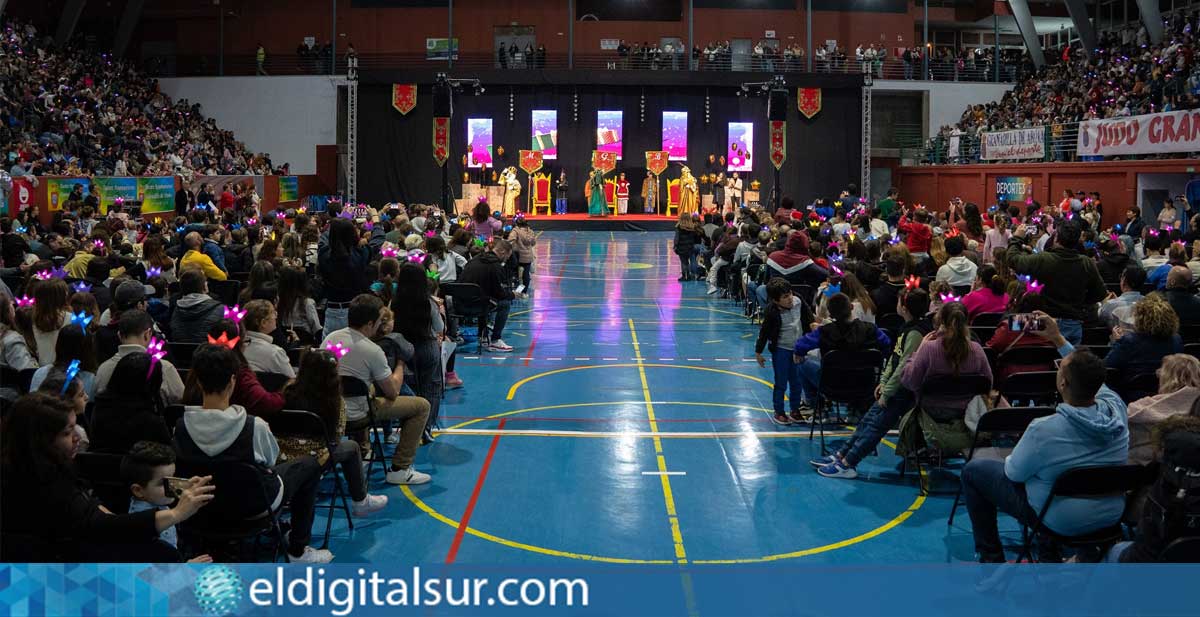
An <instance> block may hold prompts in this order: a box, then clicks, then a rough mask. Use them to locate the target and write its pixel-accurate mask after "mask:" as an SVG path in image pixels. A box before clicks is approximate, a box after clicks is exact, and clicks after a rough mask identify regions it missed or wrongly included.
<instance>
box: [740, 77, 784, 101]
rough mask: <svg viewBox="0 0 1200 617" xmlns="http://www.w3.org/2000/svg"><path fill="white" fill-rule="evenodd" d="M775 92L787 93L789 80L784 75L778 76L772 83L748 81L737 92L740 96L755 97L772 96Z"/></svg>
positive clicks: (773, 78) (772, 79) (771, 80)
mask: <svg viewBox="0 0 1200 617" xmlns="http://www.w3.org/2000/svg"><path fill="white" fill-rule="evenodd" d="M774 90H782V91H784V92H786V91H787V80H786V79H784V77H783V75H776V76H774V77H772V78H771V79H770V81H748V82H745V83H743V84H742V85H741V86H740V87H739V88H738V90H737V95H738V96H745V97H753V96H770V94H771V92H772V91H774Z"/></svg>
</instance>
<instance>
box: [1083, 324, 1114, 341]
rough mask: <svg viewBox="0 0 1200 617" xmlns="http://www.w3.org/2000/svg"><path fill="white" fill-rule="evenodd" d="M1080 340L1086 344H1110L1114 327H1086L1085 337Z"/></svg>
mask: <svg viewBox="0 0 1200 617" xmlns="http://www.w3.org/2000/svg"><path fill="white" fill-rule="evenodd" d="M1080 342H1081V343H1082V344H1084V345H1108V344H1109V343H1110V342H1112V328H1109V327H1107V326H1103V327H1092V328H1084V329H1083V339H1082V340H1081V341H1080Z"/></svg>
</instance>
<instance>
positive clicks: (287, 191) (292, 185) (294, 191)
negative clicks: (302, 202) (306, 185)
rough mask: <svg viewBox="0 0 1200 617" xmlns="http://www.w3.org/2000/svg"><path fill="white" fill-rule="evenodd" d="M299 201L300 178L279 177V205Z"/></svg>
mask: <svg viewBox="0 0 1200 617" xmlns="http://www.w3.org/2000/svg"><path fill="white" fill-rule="evenodd" d="M299 199H300V178H299V177H298V176H279V203H284V202H289V201H297V200H299Z"/></svg>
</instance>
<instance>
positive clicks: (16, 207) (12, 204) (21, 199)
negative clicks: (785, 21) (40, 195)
mask: <svg viewBox="0 0 1200 617" xmlns="http://www.w3.org/2000/svg"><path fill="white" fill-rule="evenodd" d="M32 205H33V180H31V179H29V178H28V177H26V176H20V177H17V178H13V179H12V193H11V194H9V196H8V216H16V215H17V213H18V212H20V211H21V210H24V209H26V208H28V207H29V206H32Z"/></svg>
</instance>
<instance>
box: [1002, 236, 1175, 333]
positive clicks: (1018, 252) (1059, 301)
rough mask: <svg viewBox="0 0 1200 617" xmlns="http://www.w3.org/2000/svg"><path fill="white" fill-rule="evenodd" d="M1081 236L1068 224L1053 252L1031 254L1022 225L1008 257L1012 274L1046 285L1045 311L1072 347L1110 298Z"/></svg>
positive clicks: (1043, 291) (1014, 237)
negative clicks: (1084, 250)
mask: <svg viewBox="0 0 1200 617" xmlns="http://www.w3.org/2000/svg"><path fill="white" fill-rule="evenodd" d="M1080 234H1081V229H1080V225H1079V223H1078V222H1077V221H1066V222H1064V223H1063V224H1062V225H1061V226H1060V227H1059V228H1058V236H1057V238H1056V241H1055V245H1054V246H1053V247H1052V248H1050V249H1048V250H1045V251H1042V252H1041V253H1029V252H1028V250H1029V249H1028V247H1026V246H1025V236H1026V228H1025V226H1024V225H1021V226H1019V227H1017V229H1016V231H1015V232H1014V233H1013V237H1012V240H1010V241H1009V244H1008V252H1007V257H1006V259H1007V262H1008V265H1009V267H1010V268H1012V270H1013V272H1016V273H1017V274H1026V275H1029V276H1030V277H1031V278H1032V279H1034V280H1036V281H1038V282H1040V283H1041V284H1043V285H1045V288H1044V289H1043V290H1042V292H1041V293H1042V296H1043V297H1045V299H1046V311H1047V312H1048V313H1049V314H1050V315H1051V316H1053V317H1054V318H1055V319H1056V320H1058V326H1057V328H1056V331H1058V330H1061V331H1062V333H1063V336H1064V337H1066V339H1067V340H1068V341H1072V344H1075V343H1078V342H1079V341H1081V340H1082V338H1083V320H1084V319H1085V318H1087V317H1089V316H1091V315H1094V314H1095V304H1096V303H1097V302H1100V301H1101V300H1103V299H1104V298H1105V297H1106V296H1107V295H1108V290H1107V289H1106V288H1105V286H1104V281H1103V279H1101V278H1100V272H1099V271H1098V270H1097V269H1096V262H1095V261H1094V260H1093V259H1092V258H1091V257H1089V256H1086V255H1084V254H1082V253H1081V252H1080V249H1081V248H1082V247H1081V246H1080ZM1189 276H1190V275H1189Z"/></svg>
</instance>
